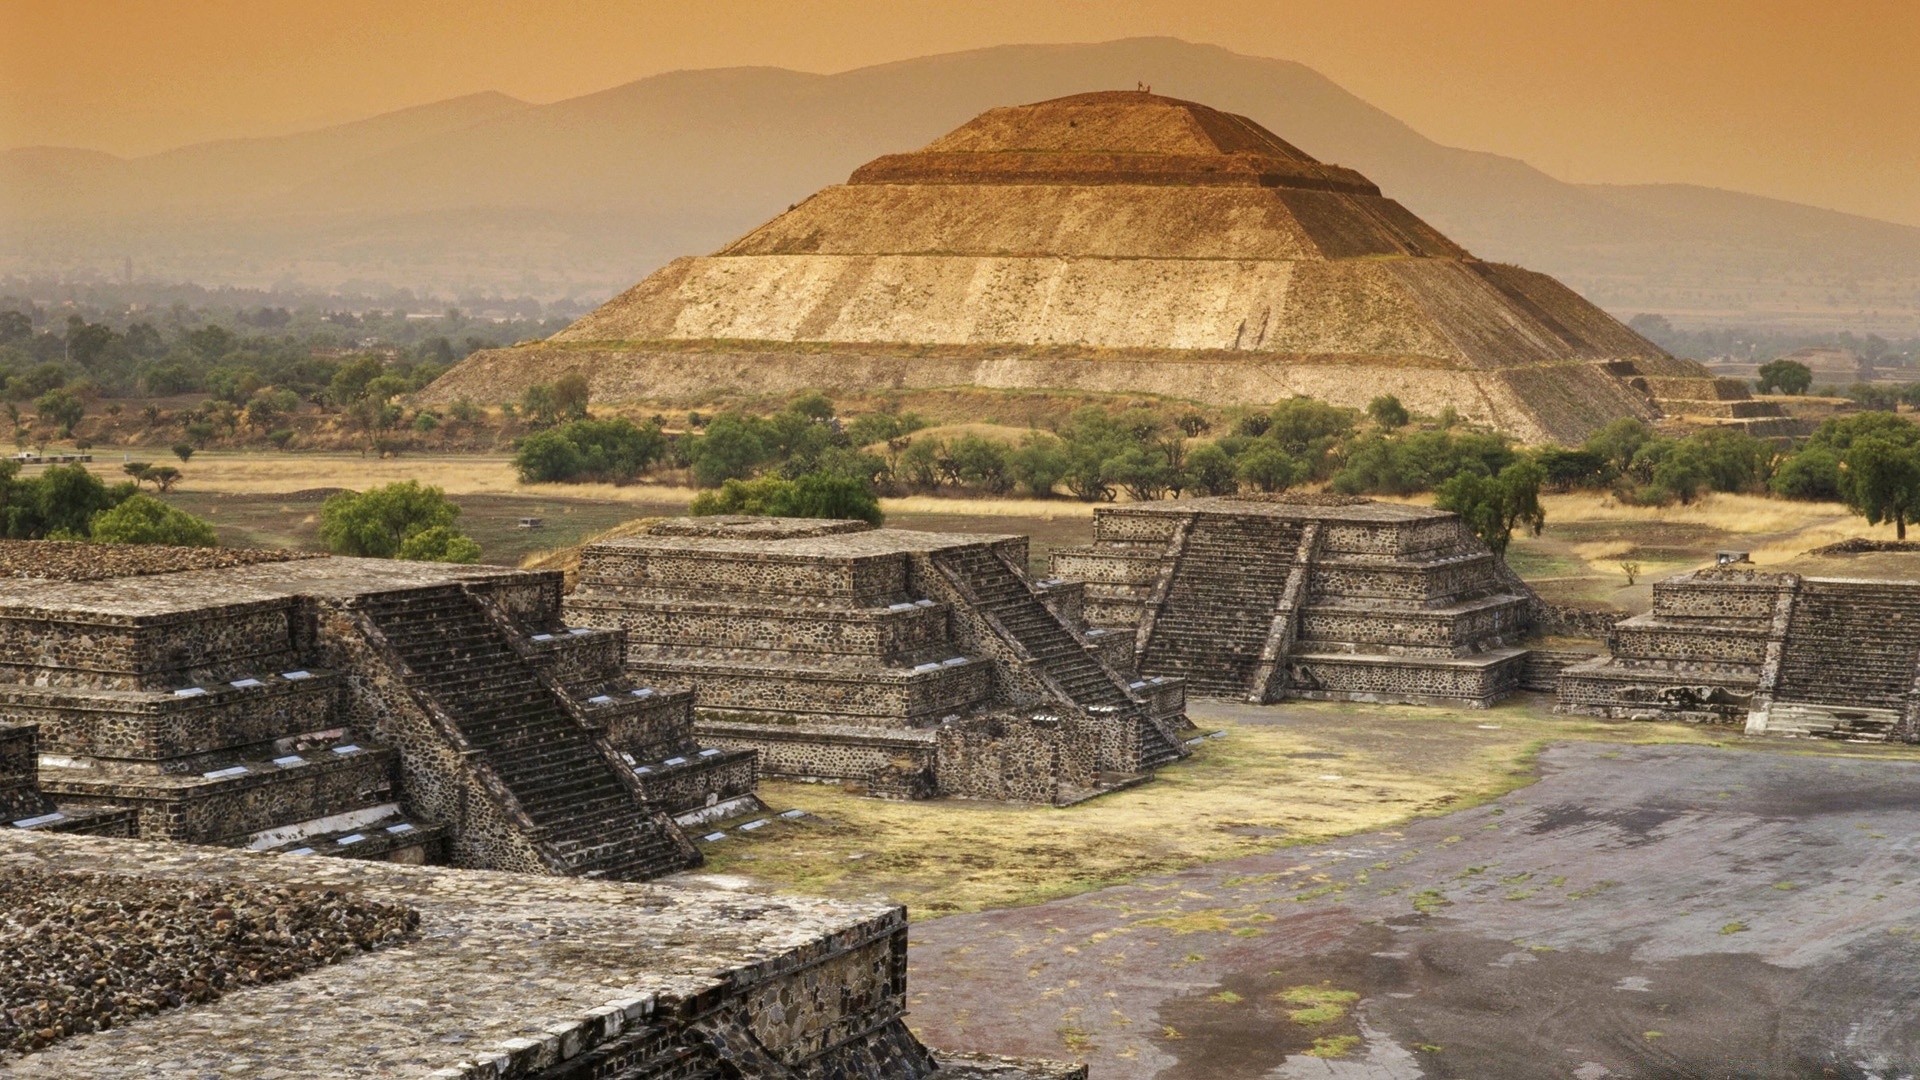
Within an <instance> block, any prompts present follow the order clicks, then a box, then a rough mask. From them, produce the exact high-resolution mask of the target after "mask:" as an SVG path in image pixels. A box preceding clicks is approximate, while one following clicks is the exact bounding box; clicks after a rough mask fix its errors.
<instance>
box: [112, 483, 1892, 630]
mask: <svg viewBox="0 0 1920 1080" xmlns="http://www.w3.org/2000/svg"><path fill="white" fill-rule="evenodd" d="M130 456H132V457H133V458H134V459H135V460H148V461H162V460H170V458H169V456H168V455H167V454H166V452H165V451H162V450H157V449H150V450H145V451H140V450H136V451H133V452H131V454H130ZM95 468H96V469H97V470H98V471H99V472H100V473H101V474H102V475H105V476H109V477H113V478H118V477H119V461H118V458H117V456H116V457H115V458H114V459H113V460H104V461H100V462H96V464H95ZM183 471H184V472H185V473H186V474H187V475H186V479H185V480H184V481H183V482H182V483H181V485H180V487H179V488H178V489H177V490H176V492H175V493H174V494H173V495H172V496H171V497H172V498H173V499H174V500H175V501H177V502H179V503H180V505H181V506H183V507H184V508H185V509H187V510H190V511H192V512H193V513H196V514H201V515H203V516H207V517H209V518H210V519H211V520H213V521H214V523H215V524H216V525H218V526H219V527H220V528H221V530H222V536H223V539H224V540H226V541H227V542H229V543H254V544H292V545H294V546H312V545H313V543H314V521H313V515H314V514H315V512H316V511H317V510H318V504H319V502H320V501H321V499H323V498H324V493H325V491H326V490H327V489H332V488H355V489H359V488H365V487H369V486H372V485H376V484H384V483H389V482H392V481H395V480H405V479H413V480H419V481H420V482H422V483H427V484H434V485H437V486H439V487H441V488H443V489H445V490H446V492H447V493H448V494H449V495H452V496H455V497H456V498H457V499H458V500H459V502H460V503H461V505H462V506H463V507H464V508H465V510H466V515H465V517H464V518H463V519H462V524H463V526H464V527H465V528H467V530H468V531H469V532H471V533H472V534H473V535H474V536H475V537H476V538H477V539H479V540H480V542H481V546H482V548H483V550H484V552H485V554H484V556H483V557H484V558H485V559H486V560H487V561H489V562H495V563H505V564H512V563H517V562H518V561H519V560H520V559H521V558H523V557H525V556H527V555H529V554H533V553H535V552H539V551H542V550H546V549H552V548H558V547H564V546H566V545H569V544H574V543H578V542H579V541H580V540H581V539H583V538H585V537H587V536H590V535H593V534H594V533H597V532H599V531H601V530H603V529H607V528H611V527H614V526H616V525H619V524H621V523H622V522H625V521H629V520H632V519H633V518H636V517H652V516H659V515H663V514H678V513H683V512H685V507H686V505H687V503H688V502H690V501H691V500H692V498H693V495H694V493H693V492H692V491H690V490H688V489H686V488H678V487H669V486H665V485H660V484H632V485H627V486H614V485H612V484H542V485H527V484H522V483H520V482H519V480H518V478H517V477H515V475H514V473H513V468H512V466H511V464H510V462H509V459H508V458H507V457H506V456H505V455H500V454H409V455H404V456H401V457H398V458H386V459H382V458H376V457H368V456H362V455H360V454H355V453H331V452H297V453H273V452H238V451H206V452H202V453H200V454H196V455H194V458H193V460H192V461H191V462H189V463H188V464H187V465H185V466H184V467H183ZM1407 501H1410V502H1422V501H1425V498H1424V497H1415V498H1412V499H1409V500H1407ZM1543 501H1544V503H1545V506H1546V511H1547V531H1546V533H1545V534H1544V535H1542V536H1539V537H1520V538H1517V539H1516V540H1515V541H1514V543H1513V547H1512V548H1511V550H1510V551H1509V553H1508V558H1509V560H1510V561H1511V562H1512V563H1513V566H1514V568H1515V569H1516V570H1518V571H1519V572H1520V574H1521V575H1522V576H1523V577H1526V578H1527V579H1528V580H1529V581H1530V582H1532V583H1533V584H1534V586H1535V587H1536V588H1537V589H1539V590H1540V591H1541V592H1542V593H1543V594H1544V595H1546V596H1547V597H1548V598H1549V599H1553V600H1556V601H1563V602H1572V603H1578V604H1582V605H1587V606H1597V607H1607V606H1611V607H1618V608H1620V609H1622V610H1627V611H1637V610H1643V609H1644V608H1645V607H1646V605H1647V603H1648V601H1649V599H1650V597H1651V583H1652V582H1653V581H1655V580H1657V579H1659V578H1661V577H1665V576H1667V575H1669V574H1673V573H1676V572H1679V571H1681V570H1685V569H1689V568H1691V567H1695V566H1699V565H1701V564H1703V563H1705V562H1706V561H1708V560H1710V559H1711V558H1712V557H1713V553H1714V552H1715V551H1716V550H1719V549H1722V548H1739V549H1743V550H1751V551H1752V552H1753V558H1754V561H1755V562H1756V563H1759V564H1761V565H1776V566H1777V565H1785V564H1789V563H1792V564H1795V565H1796V566H1800V565H1803V564H1804V563H1805V560H1803V559H1802V554H1803V553H1804V552H1806V551H1807V550H1809V549H1811V548H1816V547H1820V546H1823V545H1826V544H1830V543H1833V542H1835V541H1837V540H1842V539H1846V538H1848V537H1854V536H1870V537H1876V538H1886V539H1890V538H1891V537H1892V536H1893V529H1892V527H1891V526H1879V527H1875V526H1869V525H1868V524H1867V523H1866V521H1865V520H1864V519H1861V518H1859V517H1855V516H1852V515H1850V514H1848V513H1847V511H1846V509H1845V508H1844V507H1842V506H1839V505H1837V504H1833V503H1792V502H1785V501H1781V500H1776V499H1767V498H1761V497H1758V496H1751V495H1710V496H1708V497H1706V498H1703V499H1701V500H1699V501H1697V502H1695V503H1693V504H1691V505H1688V506H1668V507H1642V506H1627V505H1623V504H1620V503H1618V502H1616V501H1615V500H1614V499H1612V498H1611V497H1609V496H1606V495H1604V494H1594V493H1580V494H1571V495H1548V496H1546V497H1545V498H1544V500H1543ZM882 506H883V507H884V509H885V510H886V512H887V515H888V519H889V521H890V522H891V523H892V524H895V525H899V526H903V527H906V528H919V529H936V530H942V531H952V532H974V533H980V532H1011V533H1025V534H1027V535H1029V536H1031V537H1032V538H1033V543H1032V552H1033V556H1034V565H1035V568H1036V569H1044V567H1045V565H1046V555H1047V553H1048V552H1049V551H1050V550H1051V549H1053V548H1054V547H1058V546H1064V545H1071V544H1080V543H1085V542H1087V540H1088V539H1089V537H1090V535H1091V528H1090V521H1091V518H1092V516H1093V511H1094V507H1093V505H1091V504H1088V503H1082V502H1076V501H1073V500H1070V499H1049V500H1036V499H1022V498H1012V497H1006V498H980V499H976V498H948V497H944V496H933V495H912V496H907V497H903V498H892V499H885V500H882ZM521 517H542V518H545V519H546V520H547V528H546V529H545V530H543V531H541V532H535V533H529V532H526V531H523V530H519V529H517V528H515V522H516V520H517V519H518V518H521ZM1624 562H1633V563H1637V564H1638V566H1639V569H1638V572H1637V573H1636V574H1635V575H1634V576H1635V579H1636V580H1635V583H1634V584H1633V585H1629V584H1628V583H1627V574H1626V572H1625V571H1624V570H1623V568H1622V565H1621V564H1622V563H1624ZM1818 569H1820V570H1822V571H1823V572H1834V571H1833V570H1832V568H1829V567H1825V566H1820V567H1818Z"/></svg>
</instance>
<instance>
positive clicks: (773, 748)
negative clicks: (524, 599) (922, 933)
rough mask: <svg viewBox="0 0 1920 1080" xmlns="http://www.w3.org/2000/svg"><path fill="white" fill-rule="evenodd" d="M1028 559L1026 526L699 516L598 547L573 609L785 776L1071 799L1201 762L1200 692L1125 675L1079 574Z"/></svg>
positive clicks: (714, 727) (584, 559)
mask: <svg viewBox="0 0 1920 1080" xmlns="http://www.w3.org/2000/svg"><path fill="white" fill-rule="evenodd" d="M1026 562H1027V554H1026V540H1025V538H1024V537H1018V536H990V537H981V536H971V535H966V536H963V535H949V534H942V533H926V532H912V531H907V530H900V529H871V528H869V527H867V526H865V525H863V524H860V523H857V522H830V521H809V520H793V519H763V518H693V519H685V520H679V521H671V522H663V523H660V524H659V525H656V526H655V527H654V529H653V530H652V531H651V532H650V533H649V534H647V535H642V536H636V537H628V538H622V539H618V540H610V541H605V542H603V543H599V544H594V545H591V546H589V547H588V548H587V549H586V550H585V551H584V552H583V553H582V556H581V563H580V574H579V585H578V586H577V588H576V589H575V591H574V592H573V594H572V595H571V596H569V597H568V598H567V600H566V604H565V610H566V615H567V618H568V619H569V620H570V621H572V622H574V623H577V624H579V625H582V626H597V627H604V628H608V629H613V630H618V631H621V632H623V633H624V634H625V635H626V642H627V652H626V663H627V669H628V671H629V672H631V673H632V674H633V675H634V676H635V677H636V678H638V679H640V680H642V681H645V682H648V683H651V684H658V685H661V686H665V687H672V688H688V689H692V690H694V692H695V693H696V695H697V697H696V701H697V710H696V713H697V718H698V720H697V729H698V731H699V732H700V734H701V737H702V739H703V740H705V741H708V742H711V743H712V744H713V745H715V746H717V747H728V748H738V749H752V750H756V751H758V752H759V754H760V755H761V763H762V767H763V768H764V769H765V770H766V771H767V772H768V774H770V775H777V776H784V777H790V778H795V779H805V780H823V781H831V782H837V783H849V784H855V785H859V786H860V787H862V788H864V789H865V790H866V791H867V792H868V793H870V794H875V795H884V796H890V797H897V798H921V797H930V796H935V795H953V796H964V797H974V798H988V799H1013V800H1020V801H1031V802H1043V803H1054V804H1060V803H1066V802H1073V801H1078V800H1079V799H1081V798H1084V797H1085V796H1086V795H1087V794H1089V793H1092V792H1096V791H1099V790H1102V789H1105V788H1109V787H1112V786H1116V785H1118V784H1122V783H1127V782H1130V778H1132V777H1137V776H1139V775H1142V774H1145V773H1149V772H1151V771H1152V770H1153V769H1155V768H1157V767H1159V766H1160V765H1164V764H1166V763H1168V762H1171V761H1173V760H1176V759H1177V758H1179V757H1182V756H1184V755H1185V754H1186V752H1187V751H1186V747H1185V728H1186V723H1185V717H1184V714H1183V712H1182V710H1183V707H1184V695H1183V694H1182V692H1181V690H1180V687H1179V685H1178V684H1177V683H1175V682H1173V681H1171V680H1160V681H1158V682H1155V683H1151V684H1149V683H1146V682H1141V681H1138V680H1134V679H1131V678H1130V677H1128V676H1127V675H1125V674H1123V673H1122V672H1121V671H1118V670H1116V669H1114V668H1113V667H1112V666H1111V665H1110V664H1109V663H1108V662H1107V660H1106V659H1105V658H1104V655H1103V654H1104V648H1103V646H1101V645H1100V644H1099V643H1098V642H1096V641H1093V640H1090V639H1089V638H1088V636H1087V635H1086V634H1085V632H1084V629H1083V625H1082V623H1081V622H1080V609H1081V591H1080V588H1079V586H1077V585H1067V584H1063V583H1045V582H1042V583H1036V582H1033V581H1030V580H1029V579H1028V578H1027V576H1026V573H1025V571H1024V569H1023V568H1024V567H1025V566H1026Z"/></svg>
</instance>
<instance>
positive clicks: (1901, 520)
mask: <svg viewBox="0 0 1920 1080" xmlns="http://www.w3.org/2000/svg"><path fill="white" fill-rule="evenodd" d="M1842 464H1843V465H1844V468H1843V469H1842V470H1841V473H1840V493H1841V496H1842V497H1843V498H1844V499H1845V500H1846V503H1847V506H1848V507H1850V508H1852V510H1853V512H1854V513H1856V514H1859V515H1861V516H1862V517H1864V518H1866V519H1867V522H1868V523H1869V524H1873V525H1878V524H1880V523H1881V522H1883V521H1891V522H1893V528H1894V535H1895V536H1897V537H1898V538H1900V539H1902V540H1905V539H1906V538H1907V523H1908V522H1909V521H1913V520H1915V518H1916V517H1920V447H1916V446H1915V445H1914V443H1913V442H1911V441H1909V442H1897V441H1895V440H1893V439H1890V438H1886V437H1883V436H1878V435H1871V436H1868V437H1866V438H1863V439H1858V440H1855V441H1854V443H1853V445H1852V446H1850V447H1848V448H1847V452H1846V456H1845V458H1844V459H1842Z"/></svg>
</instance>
